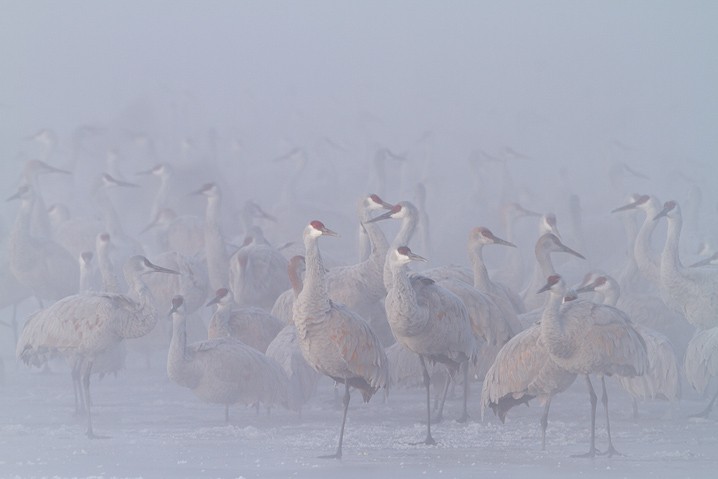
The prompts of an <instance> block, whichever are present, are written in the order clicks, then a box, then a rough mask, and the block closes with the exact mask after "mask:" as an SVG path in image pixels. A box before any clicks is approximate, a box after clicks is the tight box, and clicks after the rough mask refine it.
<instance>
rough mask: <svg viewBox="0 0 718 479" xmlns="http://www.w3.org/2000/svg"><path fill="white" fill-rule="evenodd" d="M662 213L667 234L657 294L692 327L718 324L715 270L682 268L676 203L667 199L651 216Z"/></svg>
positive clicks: (678, 212)
mask: <svg viewBox="0 0 718 479" xmlns="http://www.w3.org/2000/svg"><path fill="white" fill-rule="evenodd" d="M662 217H666V218H667V220H668V235H667V237H666V243H665V246H664V248H663V253H662V254H661V296H662V297H663V298H664V300H666V304H668V305H669V306H672V307H674V308H675V309H676V310H677V311H678V312H679V313H682V314H683V315H685V317H686V320H687V321H688V322H689V323H691V324H692V325H694V326H695V327H697V328H700V329H710V328H713V327H716V326H718V301H716V291H718V271H715V270H710V269H704V268H685V267H684V266H683V264H682V263H681V260H680V258H679V257H678V246H679V240H680V235H681V227H682V224H683V219H682V217H681V207H680V206H679V205H678V203H676V202H675V201H667V202H666V203H665V204H664V206H663V209H662V210H661V211H660V212H659V213H658V214H657V215H656V216H655V218H654V220H655V219H658V218H662Z"/></svg>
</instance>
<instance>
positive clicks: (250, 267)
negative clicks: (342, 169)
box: [0, 149, 718, 458]
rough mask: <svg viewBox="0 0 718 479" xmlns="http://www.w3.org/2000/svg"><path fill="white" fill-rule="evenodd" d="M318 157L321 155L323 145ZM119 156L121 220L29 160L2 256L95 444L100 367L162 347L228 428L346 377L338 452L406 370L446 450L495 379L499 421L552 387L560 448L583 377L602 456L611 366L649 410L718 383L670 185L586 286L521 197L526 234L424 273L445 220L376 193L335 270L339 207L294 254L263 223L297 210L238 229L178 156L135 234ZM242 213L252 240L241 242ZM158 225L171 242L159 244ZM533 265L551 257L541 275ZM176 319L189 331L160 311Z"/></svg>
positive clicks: (36, 355) (6, 277) (552, 232)
mask: <svg viewBox="0 0 718 479" xmlns="http://www.w3.org/2000/svg"><path fill="white" fill-rule="evenodd" d="M379 151H380V154H378V157H379V156H380V157H381V158H383V160H382V161H379V164H380V166H381V167H382V168H381V169H380V170H378V171H383V168H384V163H383V161H385V159H386V158H391V159H395V160H397V161H401V162H406V161H409V160H407V159H406V158H404V157H401V156H398V155H394V154H390V155H389V153H388V150H386V149H380V150H379ZM292 155H293V154H292ZM302 158H303V160H302V161H304V162H306V161H307V160H306V153H305V154H304V155H303V156H302ZM114 160H116V155H114V156H113V168H114V169H115V170H113V171H112V172H111V173H112V174H111V173H108V172H105V173H102V174H101V175H100V176H99V177H98V179H97V183H96V187H95V190H94V192H93V199H94V200H95V204H96V206H97V207H98V209H99V212H100V214H101V216H102V221H99V220H98V219H97V218H96V217H87V218H83V217H72V216H70V213H69V209H68V208H67V206H65V205H63V204H61V203H56V204H54V205H52V206H51V207H50V208H47V207H46V202H45V198H44V197H43V189H42V184H41V182H40V180H39V178H40V176H43V175H62V176H68V175H72V174H73V172H71V171H69V170H64V169H61V168H57V167H54V166H51V165H49V164H48V163H46V162H43V161H40V160H31V161H27V162H26V163H25V166H24V169H23V172H22V183H21V184H20V185H19V186H18V189H17V191H16V193H14V194H13V195H12V196H10V197H9V198H8V199H9V200H19V203H20V206H19V208H18V210H17V213H16V219H15V224H14V226H13V227H12V230H11V232H10V234H9V238H8V240H7V244H6V246H5V248H6V252H5V257H4V261H3V263H2V264H3V271H2V275H3V276H2V285H3V286H5V285H7V286H5V287H4V290H3V295H4V296H6V297H7V298H8V299H4V300H3V302H2V303H1V304H0V306H10V305H17V304H18V303H20V302H22V301H24V300H26V299H28V298H30V297H34V298H35V300H36V302H37V304H38V306H39V309H38V310H37V311H36V312H34V313H33V314H31V315H30V316H29V317H27V318H26V320H25V321H24V325H23V327H22V330H21V331H19V332H18V334H17V338H16V355H17V357H18V358H19V359H21V360H22V361H24V362H25V363H28V364H32V365H36V366H41V365H44V364H46V363H47V362H48V361H49V360H51V359H53V358H58V357H59V358H63V359H64V360H66V361H67V362H68V365H69V366H70V370H71V378H72V383H73V390H74V392H75V409H76V412H77V413H83V414H85V415H86V421H87V426H86V433H87V435H88V436H89V437H100V436H97V435H96V434H95V432H94V429H93V423H92V413H91V410H92V399H91V395H90V378H91V375H92V374H100V375H102V374H107V373H108V372H116V371H118V370H119V369H121V368H122V365H123V364H124V360H125V356H126V355H127V354H133V353H136V352H141V353H143V354H145V355H146V357H147V364H148V366H149V365H150V360H149V357H150V356H151V355H153V354H155V353H160V352H161V353H162V354H163V355H164V356H165V357H166V367H167V375H168V377H169V379H170V380H172V381H173V382H175V383H176V384H177V385H179V386H183V387H186V388H189V389H191V390H192V391H193V392H194V393H195V394H196V395H197V396H198V397H199V398H200V399H202V400H204V401H207V402H211V403H216V404H220V405H223V406H224V407H225V420H226V421H229V408H230V406H232V405H234V404H244V405H247V406H255V407H258V408H259V407H260V406H263V407H266V408H271V407H275V406H278V407H284V408H288V409H292V410H295V411H300V410H301V408H302V406H303V405H304V404H305V403H306V402H307V401H309V400H310V399H311V398H312V397H313V396H314V395H315V394H316V390H317V383H318V381H319V380H320V378H321V377H322V376H326V377H328V378H331V380H333V381H334V382H335V383H337V384H342V385H343V387H344V396H343V402H342V405H343V414H342V419H341V426H340V432H339V440H338V445H337V448H336V451H335V452H334V453H333V454H331V455H329V456H326V457H331V458H341V457H342V453H343V452H342V447H343V441H344V433H345V427H346V420H347V415H348V410H349V404H350V398H351V390H352V389H356V390H358V391H359V392H360V393H361V395H362V398H363V399H364V401H365V402H368V401H369V400H370V399H371V398H372V397H373V396H374V395H375V394H376V393H377V392H378V391H380V390H382V389H387V390H390V389H391V388H392V387H401V382H402V381H404V380H408V381H407V382H413V383H414V384H422V385H423V386H424V390H425V402H426V436H425V438H424V439H423V441H419V442H420V443H421V444H426V445H433V444H436V440H435V439H434V437H433V435H432V425H433V424H435V423H436V422H437V421H439V420H441V418H442V417H443V407H444V404H445V401H446V399H447V395H448V392H449V390H450V388H451V386H452V384H456V385H461V387H462V388H463V395H462V406H461V409H462V410H461V415H460V417H459V418H458V420H459V421H467V420H468V419H469V414H468V410H469V405H470V404H471V401H472V399H471V398H472V395H471V394H470V389H471V388H473V387H481V393H480V394H479V395H477V396H480V403H481V409H482V414H483V412H484V410H485V409H491V410H493V411H494V412H495V413H496V415H497V416H498V417H499V418H500V419H501V420H502V421H503V420H505V418H506V416H507V414H508V413H509V411H510V410H511V408H513V407H514V406H516V405H519V404H524V403H528V402H529V401H530V400H532V399H534V398H537V399H538V400H540V401H542V402H544V404H545V407H544V411H543V415H542V418H541V421H540V424H541V429H542V447H545V445H546V429H547V424H548V414H549V407H550V404H551V400H552V399H553V398H554V397H555V396H556V395H558V394H560V393H561V392H563V391H565V390H566V389H567V388H568V387H570V386H571V384H572V383H573V382H574V380H575V378H576V376H577V375H581V376H583V377H584V378H585V381H586V384H587V387H588V391H589V399H590V406H591V433H590V442H589V450H588V452H587V453H586V454H585V455H587V456H594V455H596V454H599V451H598V449H597V448H596V445H595V423H596V408H597V402H598V397H597V395H596V392H595V391H594V388H593V384H592V382H591V379H590V376H591V375H594V376H597V377H600V380H601V386H602V404H603V407H604V409H605V412H606V431H607V435H608V449H607V450H606V453H607V454H609V455H612V454H617V453H618V452H617V450H616V449H615V448H614V446H613V443H612V438H611V429H610V425H609V417H608V396H607V390H606V379H605V377H606V376H609V377H610V376H617V377H618V378H619V381H620V383H621V385H622V386H623V387H624V388H625V390H626V391H627V392H628V393H629V394H630V395H631V397H632V398H633V400H634V414H637V413H638V405H637V401H638V400H645V399H655V398H661V399H666V400H669V401H676V400H678V399H679V398H680V396H681V387H680V385H681V378H682V377H684V378H685V379H687V380H688V383H689V384H690V385H691V386H692V387H694V388H695V389H696V390H698V392H700V393H703V392H704V391H706V390H707V389H708V388H709V385H710V383H711V380H712V379H713V378H714V377H715V376H716V375H718V271H717V270H716V269H715V268H714V267H713V265H712V264H711V262H710V258H709V260H708V261H704V262H701V263H697V264H696V265H694V267H685V266H683V263H682V262H681V259H680V256H679V251H680V243H679V241H680V235H681V231H682V226H683V222H682V216H681V207H680V205H679V204H678V203H677V202H676V201H668V202H666V203H665V204H664V205H663V207H661V205H660V203H659V202H658V200H657V199H656V198H655V197H653V196H649V195H634V196H632V197H631V200H630V202H629V203H628V204H627V205H625V206H623V207H619V208H616V209H615V210H614V213H616V214H617V215H618V214H620V215H621V219H622V220H623V221H624V223H625V225H626V231H627V236H628V241H629V244H628V251H629V254H628V258H627V260H626V262H625V265H624V267H623V269H622V270H621V271H618V272H616V274H615V276H611V275H609V274H607V273H605V272H604V271H602V270H599V269H596V264H595V262H592V263H591V266H590V268H591V269H592V271H591V272H589V274H587V275H586V277H585V279H584V280H583V281H582V282H581V283H579V284H577V285H576V286H575V287H573V288H571V287H569V286H568V285H567V279H565V278H566V277H567V276H568V275H570V274H571V273H572V272H574V271H577V270H579V269H580V268H582V267H585V268H586V269H588V268H589V267H588V266H585V264H582V263H579V261H578V260H575V259H573V260H572V262H566V261H562V262H561V263H560V264H557V265H554V262H553V259H552V255H553V254H554V253H567V254H568V255H572V256H573V257H575V258H579V259H586V258H585V257H584V255H582V254H581V253H579V252H578V251H576V250H574V249H572V248H570V247H569V246H567V245H566V244H564V243H563V240H562V238H561V236H560V233H559V230H558V227H557V218H556V216H555V215H554V214H551V213H547V214H543V215H542V214H539V213H536V212H533V211H530V210H528V209H526V208H523V207H522V206H520V205H519V204H518V203H516V202H507V203H506V204H505V205H504V206H503V209H502V212H503V218H504V228H505V232H504V233H505V238H506V239H502V238H500V237H499V236H497V235H496V234H494V233H493V232H492V230H490V229H489V228H487V227H485V226H476V227H474V228H472V229H470V230H469V232H468V240H467V252H468V261H467V264H469V265H470V267H464V266H457V265H444V266H438V267H433V268H428V269H423V270H421V271H419V272H411V271H410V265H412V264H413V265H419V264H421V263H425V262H426V261H427V259H425V258H424V257H422V256H420V255H419V254H417V253H419V252H421V251H417V253H415V252H414V251H412V249H411V247H413V248H415V249H416V245H414V244H413V241H412V240H413V237H414V235H415V233H420V234H419V235H418V236H419V237H420V240H421V244H422V245H423V247H424V248H427V249H429V248H431V245H432V242H431V239H430V237H429V233H430V232H431V233H432V234H436V233H437V232H436V231H431V230H430V229H429V228H428V214H427V211H426V206H425V205H426V201H427V197H426V195H427V191H426V187H425V185H424V184H421V185H420V186H419V187H418V188H417V191H418V193H419V196H418V198H419V200H420V201H418V202H417V204H414V203H413V202H411V201H406V200H403V201H399V202H396V203H390V202H387V201H386V200H385V199H383V198H381V197H380V196H378V195H377V194H367V195H365V196H363V197H362V198H361V200H360V201H359V203H358V208H357V216H358V218H357V220H355V221H356V224H357V225H358V226H359V234H358V239H357V240H358V244H359V245H360V253H359V258H358V261H357V262H355V263H352V262H351V261H346V257H348V256H349V255H346V256H345V257H344V258H341V259H339V261H342V262H343V264H341V265H335V263H336V262H338V261H337V259H336V258H334V257H332V259H331V260H330V261H328V262H325V260H324V257H323V255H322V252H321V251H320V238H324V237H333V236H337V233H335V232H334V231H333V230H331V229H330V228H329V227H328V226H327V225H325V224H324V223H323V221H328V220H327V219H326V218H322V217H319V218H318V219H316V217H306V218H304V221H305V227H304V230H303V233H302V236H301V240H302V242H303V251H299V252H300V253H302V254H296V255H292V253H290V251H295V252H296V249H297V248H296V247H295V246H293V245H292V244H291V243H288V245H285V246H286V247H277V246H275V245H273V244H272V243H271V242H270V241H269V240H268V239H267V237H265V234H264V228H263V226H265V225H266V226H268V227H269V228H273V227H274V231H276V230H277V226H278V225H277V223H279V222H280V221H281V220H280V219H278V218H277V217H275V216H273V215H271V214H269V213H267V212H266V211H264V209H263V208H262V207H261V206H260V205H259V204H258V203H257V202H255V201H252V200H248V201H247V202H246V203H245V204H244V206H243V207H242V208H241V209H238V208H236V207H235V206H236V205H230V207H231V208H230V210H231V211H239V214H238V216H239V221H237V222H236V223H237V224H234V222H232V223H230V222H228V220H227V218H228V212H227V211H225V208H226V206H227V205H226V204H224V203H223V194H222V193H223V187H222V186H221V184H222V181H220V178H219V177H217V178H214V179H212V178H210V181H208V182H207V183H205V184H204V185H203V186H201V187H199V188H197V186H198V185H194V186H192V187H191V188H190V187H188V188H186V190H182V189H181V187H182V185H181V184H179V183H177V182H175V181H174V179H175V176H176V174H175V171H174V168H173V167H172V165H171V164H169V163H159V164H156V165H151V167H149V168H145V169H143V170H141V171H139V172H138V173H137V174H138V175H140V177H148V176H153V177H156V178H158V179H159V182H160V184H159V187H158V188H157V191H156V194H155V195H154V198H153V199H152V202H151V205H149V206H148V205H145V210H148V211H149V214H148V215H147V216H146V217H145V225H146V226H145V228H144V229H143V230H142V232H141V233H140V235H138V236H137V237H133V236H132V235H129V234H127V233H126V232H125V231H126V230H125V227H124V226H123V222H124V221H125V217H124V214H125V212H124V211H123V208H120V207H118V206H117V204H116V203H117V200H116V199H115V200H113V198H112V197H111V195H110V194H109V192H110V191H111V190H112V189H115V188H121V189H133V190H137V189H138V188H139V186H138V185H137V184H134V183H132V182H129V181H125V180H124V179H120V178H121V177H119V176H117V175H119V174H120V173H119V171H116V170H117V167H118V165H117V163H115V162H114ZM377 161H378V160H377ZM375 163H376V162H375ZM145 166H150V165H145ZM108 169H109V166H108ZM127 173H129V172H127ZM380 176H381V175H380ZM382 181H385V179H384V177H383V176H382ZM382 184H383V183H382ZM290 186H292V185H290ZM292 193H293V194H296V192H294V191H293V192H292ZM382 194H383V191H382ZM198 196H202V197H204V199H205V213H204V217H202V216H201V215H199V216H198V215H194V214H191V213H190V212H186V213H185V212H182V211H175V210H174V209H173V208H171V207H170V206H171V205H177V204H179V203H181V202H184V203H191V202H193V201H195V202H196V201H197V200H196V198H197V197H198ZM180 197H181V201H180V199H179V198H180ZM175 207H176V206H175ZM192 211H195V210H192ZM608 213H609V211H606V214H607V216H608ZM639 213H643V214H644V219H643V221H642V224H640V226H639V218H638V215H639ZM531 217H535V218H538V219H539V221H538V234H537V235H536V236H535V237H534V239H533V240H532V241H533V244H534V254H535V258H533V260H532V261H529V259H528V258H525V257H522V255H521V252H520V250H519V248H517V243H519V242H520V239H519V238H517V236H516V234H515V233H514V228H515V226H516V222H517V221H518V220H519V219H521V218H531ZM614 218H615V217H614ZM662 218H665V220H666V221H667V223H668V228H667V233H666V238H665V246H664V249H663V252H662V254H661V255H660V256H658V255H656V254H654V253H653V251H652V249H651V238H652V235H654V233H655V231H656V229H657V226H658V224H659V223H660V221H661V219H662ZM391 219H395V220H398V223H399V224H398V230H397V232H396V234H395V236H394V238H393V240H392V241H391V242H389V241H388V240H387V237H386V235H385V233H384V231H383V225H385V224H386V223H387V221H385V220H391ZM524 221H526V220H524ZM260 223H261V225H260ZM239 224H241V230H240V231H241V235H238V236H235V237H232V236H230V235H232V234H236V232H237V231H238V225H239ZM327 224H328V225H329V226H331V224H330V223H329V222H328V223H327ZM151 232H152V234H153V235H154V237H153V238H154V241H149V240H148V238H149V237H150V236H149V235H150V233H151ZM230 232H231V233H230ZM299 233H301V232H300V231H296V232H292V233H291V235H292V236H290V237H288V238H279V239H291V238H294V237H298V235H299ZM438 233H444V234H452V235H453V234H456V233H457V232H451V233H449V232H444V231H439V232H438ZM461 234H464V233H461ZM579 236H580V235H577V236H576V237H577V238H578V237H579ZM139 238H143V239H141V240H140V239H139ZM235 238H236V239H235ZM435 239H436V238H435ZM324 241H325V240H324V239H322V240H321V244H322V245H323V244H324ZM326 241H327V242H330V239H327V240H326ZM582 241H583V240H582ZM487 245H501V246H504V247H505V248H502V249H504V250H506V255H505V257H504V259H503V260H502V261H503V263H502V266H501V267H499V269H498V270H496V271H491V270H490V269H489V267H488V266H487V262H486V261H485V260H484V252H483V248H484V247H485V246H487ZM410 246H411V247H410ZM323 247H324V246H322V248H323ZM299 248H301V245H300V246H299ZM420 248H421V246H420ZM497 249H498V248H497ZM347 263H348V264H347ZM527 263H533V264H534V272H533V274H529V273H527V268H526V267H525V266H524V265H525V264H527ZM120 266H121V268H122V273H123V275H120V274H119V269H118V268H119V267H120ZM564 270H565V271H566V273H565V274H564ZM539 293H548V294H545V295H541V294H539ZM31 301H32V300H31ZM210 308H212V309H210ZM167 311H169V313H167ZM165 315H169V316H170V317H171V327H170V326H168V324H169V322H166V321H158V318H159V317H163V316H165ZM400 378H401V379H400ZM411 378H413V379H411ZM441 380H443V384H442V387H441V388H440V390H441V392H440V394H439V395H438V397H439V398H440V402H438V404H437V405H435V406H434V407H432V396H431V386H432V384H433V383H437V382H438V381H441ZM480 383H483V384H482V385H481V386H479V384H480ZM434 385H435V386H436V384H434ZM717 396H718V391H717V392H716V393H715V395H713V396H712V399H711V400H710V402H709V404H708V406H707V408H706V410H705V411H703V413H702V414H703V415H707V414H709V413H710V410H711V408H712V406H713V404H714V402H715V401H716V397H717ZM432 412H433V416H432Z"/></svg>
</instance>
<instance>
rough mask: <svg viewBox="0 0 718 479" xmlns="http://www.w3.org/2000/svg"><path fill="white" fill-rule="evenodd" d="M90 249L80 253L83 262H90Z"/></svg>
mask: <svg viewBox="0 0 718 479" xmlns="http://www.w3.org/2000/svg"><path fill="white" fill-rule="evenodd" d="M92 256H93V254H92V251H83V252H82V253H80V260H81V261H82V263H84V264H90V261H92Z"/></svg>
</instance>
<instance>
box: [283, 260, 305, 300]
mask: <svg viewBox="0 0 718 479" xmlns="http://www.w3.org/2000/svg"><path fill="white" fill-rule="evenodd" d="M287 273H289V284H291V285H292V291H293V292H294V297H295V298H296V297H297V296H299V293H301V292H302V289H303V287H304V282H303V281H302V277H301V275H300V274H299V266H297V265H292V266H291V267H290V268H289V270H288V271H287Z"/></svg>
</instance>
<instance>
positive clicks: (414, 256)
mask: <svg viewBox="0 0 718 479" xmlns="http://www.w3.org/2000/svg"><path fill="white" fill-rule="evenodd" d="M407 256H409V259H410V260H412V261H421V262H422V263H426V262H427V261H429V260H428V259H426V258H424V257H423V256H419V255H418V254H415V253H412V252H411V251H410V252H409V253H408V254H407Z"/></svg>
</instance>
